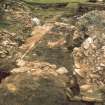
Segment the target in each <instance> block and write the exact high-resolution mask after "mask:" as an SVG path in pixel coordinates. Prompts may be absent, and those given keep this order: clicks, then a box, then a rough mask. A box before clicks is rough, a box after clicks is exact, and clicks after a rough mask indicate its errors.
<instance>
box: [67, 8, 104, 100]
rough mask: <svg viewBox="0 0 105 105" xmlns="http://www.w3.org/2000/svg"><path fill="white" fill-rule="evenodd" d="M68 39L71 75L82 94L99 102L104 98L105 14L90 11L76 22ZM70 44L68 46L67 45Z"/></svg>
mask: <svg viewBox="0 0 105 105" xmlns="http://www.w3.org/2000/svg"><path fill="white" fill-rule="evenodd" d="M73 30H74V31H73V32H72V34H71V36H72V37H73V43H72V44H73V45H70V46H68V48H69V50H71V48H72V49H73V59H74V74H75V75H76V77H77V80H78V84H79V86H80V90H81V94H82V95H86V96H88V95H89V97H90V96H92V97H93V98H94V99H102V97H104V94H105V11H97V10H96V11H91V12H88V13H86V14H84V15H83V16H81V17H79V18H78V19H77V22H76V24H75V26H74V28H73ZM68 43H69V42H68Z"/></svg>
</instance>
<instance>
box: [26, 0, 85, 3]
mask: <svg viewBox="0 0 105 105" xmlns="http://www.w3.org/2000/svg"><path fill="white" fill-rule="evenodd" d="M25 1H27V2H38V3H57V2H85V1H86V0H25Z"/></svg>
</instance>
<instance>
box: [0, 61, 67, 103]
mask: <svg viewBox="0 0 105 105" xmlns="http://www.w3.org/2000/svg"><path fill="white" fill-rule="evenodd" d="M25 63H26V64H25V65H24V66H23V67H20V68H15V69H13V70H12V73H13V74H12V75H11V76H9V77H8V78H6V80H5V81H2V84H1V85H0V98H1V101H0V105H7V104H8V105H14V104H15V105H17V104H22V105H49V104H50V105H61V104H62V105H65V104H68V102H67V100H66V96H65V93H64V90H65V84H66V81H67V80H68V79H67V77H66V76H65V75H62V76H61V75H59V74H58V73H57V72H56V66H54V65H51V64H49V63H45V62H37V61H36V62H35V61H34V62H25ZM26 65H27V66H26Z"/></svg>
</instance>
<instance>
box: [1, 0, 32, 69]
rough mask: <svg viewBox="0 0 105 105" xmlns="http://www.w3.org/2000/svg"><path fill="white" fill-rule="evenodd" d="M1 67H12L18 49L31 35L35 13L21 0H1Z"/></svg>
mask: <svg viewBox="0 0 105 105" xmlns="http://www.w3.org/2000/svg"><path fill="white" fill-rule="evenodd" d="M0 14H1V15H0V69H3V68H5V69H11V68H12V65H13V66H14V65H15V64H14V62H15V61H16V59H17V51H18V49H19V46H21V45H22V44H23V43H24V40H25V39H26V38H27V37H29V36H30V33H31V31H32V27H33V26H34V24H33V23H32V18H33V14H32V12H31V10H30V8H29V7H28V6H27V5H26V4H25V3H24V2H22V1H20V0H2V1H0Z"/></svg>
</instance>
